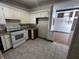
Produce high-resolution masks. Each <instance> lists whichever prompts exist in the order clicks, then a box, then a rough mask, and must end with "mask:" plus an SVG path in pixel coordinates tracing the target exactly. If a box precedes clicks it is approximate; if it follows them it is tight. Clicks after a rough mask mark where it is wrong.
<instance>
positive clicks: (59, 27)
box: [54, 11, 74, 33]
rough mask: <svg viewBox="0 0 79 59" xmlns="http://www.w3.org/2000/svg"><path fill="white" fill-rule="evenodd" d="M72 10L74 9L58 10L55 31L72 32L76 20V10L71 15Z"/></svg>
mask: <svg viewBox="0 0 79 59" xmlns="http://www.w3.org/2000/svg"><path fill="white" fill-rule="evenodd" d="M71 12H72V11H64V12H57V16H56V19H55V21H54V31H57V32H64V33H70V31H71V28H72V24H73V20H74V19H73V16H74V12H73V13H72V16H70V13H71Z"/></svg>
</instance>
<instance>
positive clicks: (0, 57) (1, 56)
mask: <svg viewBox="0 0 79 59" xmlns="http://www.w3.org/2000/svg"><path fill="white" fill-rule="evenodd" d="M0 59H4V57H3V55H2V53H1V51H0Z"/></svg>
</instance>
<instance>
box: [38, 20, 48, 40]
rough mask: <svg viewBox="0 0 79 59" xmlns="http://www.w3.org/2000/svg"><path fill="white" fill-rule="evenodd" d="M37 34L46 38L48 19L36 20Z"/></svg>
mask: <svg viewBox="0 0 79 59" xmlns="http://www.w3.org/2000/svg"><path fill="white" fill-rule="evenodd" d="M38 36H39V37H42V38H46V39H47V38H48V19H39V20H38Z"/></svg>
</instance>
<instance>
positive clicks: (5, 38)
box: [1, 35, 12, 51]
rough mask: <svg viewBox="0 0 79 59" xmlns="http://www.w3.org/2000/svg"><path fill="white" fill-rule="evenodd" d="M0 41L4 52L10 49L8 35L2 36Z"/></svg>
mask: <svg viewBox="0 0 79 59" xmlns="http://www.w3.org/2000/svg"><path fill="white" fill-rule="evenodd" d="M1 39H2V44H3V47H4V51H6V50H8V49H10V48H11V47H12V44H11V39H10V36H9V35H3V36H1Z"/></svg>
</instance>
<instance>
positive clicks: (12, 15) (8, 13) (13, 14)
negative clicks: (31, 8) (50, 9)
mask: <svg viewBox="0 0 79 59" xmlns="http://www.w3.org/2000/svg"><path fill="white" fill-rule="evenodd" d="M4 14H5V18H6V19H19V18H18V17H19V12H18V11H16V10H14V9H10V8H4Z"/></svg>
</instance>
